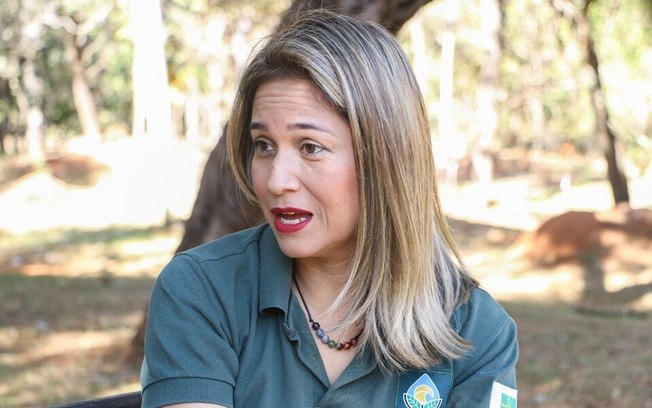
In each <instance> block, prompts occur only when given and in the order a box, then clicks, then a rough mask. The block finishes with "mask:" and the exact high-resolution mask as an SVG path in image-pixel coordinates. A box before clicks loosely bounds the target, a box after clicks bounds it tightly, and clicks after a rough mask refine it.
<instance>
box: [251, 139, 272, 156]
mask: <svg viewBox="0 0 652 408" xmlns="http://www.w3.org/2000/svg"><path fill="white" fill-rule="evenodd" d="M272 150H273V147H272V145H271V144H270V143H269V142H267V141H266V140H264V139H257V140H254V151H255V152H256V153H266V152H271V151H272Z"/></svg>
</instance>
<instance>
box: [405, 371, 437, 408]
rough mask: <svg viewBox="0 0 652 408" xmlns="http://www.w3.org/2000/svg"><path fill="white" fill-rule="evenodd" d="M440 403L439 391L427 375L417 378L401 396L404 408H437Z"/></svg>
mask: <svg viewBox="0 0 652 408" xmlns="http://www.w3.org/2000/svg"><path fill="white" fill-rule="evenodd" d="M441 401H442V400H441V396H440V395H439V390H438V389H437V386H436V385H435V383H434V382H433V381H432V379H431V378H430V376H429V375H428V374H423V375H422V376H421V377H419V379H417V380H416V381H415V382H414V383H412V385H411V386H410V388H408V390H407V392H405V393H404V394H403V403H404V404H405V406H406V408H439V406H440V405H441Z"/></svg>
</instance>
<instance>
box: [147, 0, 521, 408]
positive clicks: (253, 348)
mask: <svg viewBox="0 0 652 408" xmlns="http://www.w3.org/2000/svg"><path fill="white" fill-rule="evenodd" d="M227 138H228V139H227V149H228V155H229V161H230V163H231V166H232V168H233V170H234V173H235V175H236V179H237V181H238V183H239V184H240V186H241V187H242V189H243V190H244V191H245V193H246V194H248V195H249V197H250V198H251V199H253V200H255V201H256V202H257V203H258V204H259V205H260V207H261V209H262V211H263V214H264V216H265V218H266V220H267V223H266V224H264V225H261V226H259V227H256V228H253V229H249V230H246V231H242V232H239V233H236V234H233V235H230V236H227V237H225V238H223V239H220V240H217V241H215V242H212V243H209V244H206V245H203V246H200V247H198V248H195V249H192V250H190V251H187V252H185V253H182V254H179V255H177V256H176V257H175V258H174V259H173V260H172V261H171V262H170V264H169V265H167V266H166V268H165V269H164V270H163V271H162V273H161V275H160V277H159V278H158V279H157V282H156V284H155V286H154V289H153V292H152V298H151V302H150V310H149V313H150V314H149V320H148V328H147V336H146V345H145V361H144V363H143V370H142V383H143V406H145V407H150V406H152V407H153V406H169V405H175V404H180V405H178V406H188V407H192V406H197V407H199V406H224V407H238V408H239V407H317V406H319V407H363V406H364V407H370V406H373V407H408V408H422V407H429V408H432V407H444V406H446V407H493V406H496V407H504V406H508V407H511V406H513V407H515V406H516V390H515V386H516V384H515V365H516V361H517V357H518V345H517V340H516V327H515V324H514V322H513V320H512V319H511V318H510V317H509V316H508V315H507V314H506V313H505V311H504V310H503V309H502V308H501V307H500V306H499V305H498V304H497V303H496V302H495V301H494V300H493V299H492V298H491V297H490V296H489V295H488V294H487V293H486V292H484V291H482V290H481V289H479V288H478V287H477V283H476V281H475V280H474V279H473V278H472V277H471V276H470V275H469V274H468V272H467V270H466V269H465V268H464V266H463V263H462V262H461V260H460V257H459V254H458V252H457V250H456V249H455V245H454V243H453V240H452V238H451V236H450V234H449V232H448V229H447V226H446V223H445V219H444V216H443V214H442V211H441V207H440V205H439V200H438V196H437V186H436V181H435V166H434V162H433V157H432V153H431V150H430V146H431V144H430V133H429V129H428V125H427V116H426V112H425V109H424V104H423V101H422V97H421V94H420V93H419V89H418V85H417V82H416V80H415V78H414V76H413V73H412V71H411V68H410V66H409V64H408V62H407V59H406V57H405V55H404V53H403V52H402V50H401V48H400V46H399V45H398V44H397V42H396V40H395V39H394V38H393V36H392V35H391V34H389V33H388V32H387V31H385V30H384V29H383V28H381V27H380V26H378V25H376V24H373V23H369V22H364V21H359V20H355V19H351V18H348V17H343V16H338V15H335V14H332V13H330V12H326V11H312V12H307V13H304V14H301V15H300V16H298V17H297V18H296V20H295V21H293V22H292V23H290V24H288V25H287V26H286V27H285V28H283V29H282V30H280V31H279V32H277V33H276V34H274V35H273V36H271V37H270V38H269V39H268V41H267V43H266V44H265V45H264V46H263V47H262V49H261V50H260V51H258V53H257V54H256V55H255V56H254V57H253V60H252V61H251V62H250V64H249V65H248V67H247V68H246V70H245V72H244V74H243V78H242V80H241V84H240V87H239V90H238V94H237V96H236V101H235V104H234V108H233V112H232V115H231V121H230V123H229V129H228V133H227ZM510 404H511V405H510ZM175 406H176V405H175Z"/></svg>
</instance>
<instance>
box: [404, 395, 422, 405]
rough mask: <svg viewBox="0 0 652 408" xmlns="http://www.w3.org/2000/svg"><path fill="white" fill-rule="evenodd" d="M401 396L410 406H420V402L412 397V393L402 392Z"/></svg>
mask: <svg viewBox="0 0 652 408" xmlns="http://www.w3.org/2000/svg"><path fill="white" fill-rule="evenodd" d="M403 397H404V398H405V401H406V402H407V404H408V405H409V406H410V408H422V406H421V403H420V402H419V401H417V399H416V398H414V397H413V396H412V395H410V394H403Z"/></svg>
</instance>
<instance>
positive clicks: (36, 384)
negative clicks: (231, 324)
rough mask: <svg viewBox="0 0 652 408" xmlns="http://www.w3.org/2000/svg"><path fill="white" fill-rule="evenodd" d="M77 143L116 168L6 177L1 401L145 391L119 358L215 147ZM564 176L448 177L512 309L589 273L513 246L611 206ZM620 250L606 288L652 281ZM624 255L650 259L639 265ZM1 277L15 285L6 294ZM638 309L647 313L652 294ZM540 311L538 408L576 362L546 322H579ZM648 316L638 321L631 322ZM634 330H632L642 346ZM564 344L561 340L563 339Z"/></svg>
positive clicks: (639, 185)
mask: <svg viewBox="0 0 652 408" xmlns="http://www.w3.org/2000/svg"><path fill="white" fill-rule="evenodd" d="M73 150H74V152H75V153H76V154H85V155H89V156H92V157H94V158H95V159H96V160H97V161H99V162H101V163H103V164H105V165H106V166H107V168H108V170H106V171H105V172H103V173H102V174H101V175H100V176H99V178H98V179H97V182H96V184H94V185H92V186H87V187H82V186H75V185H71V184H67V183H65V182H63V181H61V180H60V179H58V178H56V177H54V176H53V175H52V174H50V173H49V172H47V171H45V170H44V169H42V170H39V171H36V172H33V173H31V174H28V175H25V176H23V177H22V178H20V179H18V180H15V181H14V182H13V183H11V184H10V185H4V186H0V208H2V211H0V279H2V280H3V281H2V282H4V283H3V284H2V285H0V295H2V294H3V293H4V296H7V299H9V300H8V301H7V302H5V303H3V304H2V309H0V312H2V311H4V313H5V315H0V406H16V407H18V406H39V405H43V404H44V401H46V402H48V404H52V403H59V402H65V401H72V400H77V399H87V398H95V397H101V396H106V395H111V394H116V393H122V392H130V391H133V390H137V389H138V388H139V385H138V367H135V366H126V365H125V364H124V361H123V359H124V357H125V350H128V349H129V347H130V342H131V339H132V337H133V334H134V331H135V328H136V327H137V326H138V325H139V322H140V319H141V317H142V311H143V307H144V305H145V300H146V299H147V296H148V295H149V290H150V289H151V284H152V282H153V279H154V278H155V277H156V275H157V274H158V272H159V271H160V270H161V268H162V267H163V266H164V265H165V264H166V263H167V261H168V260H169V259H170V257H171V256H172V254H173V252H174V250H175V248H176V246H177V245H178V243H179V242H180V239H181V236H182V234H183V226H182V223H181V222H180V220H183V219H185V218H187V217H188V216H189V214H190V211H191V209H192V205H193V203H194V199H195V196H196V191H197V188H198V183H199V180H200V176H201V171H202V170H203V165H204V162H205V160H206V158H207V155H208V152H207V151H205V150H202V149H198V148H195V147H192V146H189V145H186V144H183V143H179V144H162V145H151V144H148V143H145V142H143V141H142V140H141V141H138V140H121V141H116V142H111V143H106V144H103V145H101V146H93V145H80V146H76V147H75V148H74V149H73ZM555 174H557V173H555ZM555 177H556V176H554V175H552V176H551V175H550V174H547V173H546V174H529V175H515V176H514V177H505V178H501V179H498V180H496V182H495V183H494V184H493V185H492V187H491V189H489V190H488V189H486V188H484V187H482V186H479V185H478V184H477V183H474V182H466V183H461V184H460V185H459V186H451V185H447V184H443V185H442V186H441V198H442V202H443V206H444V209H445V211H446V213H447V215H448V216H450V217H452V218H453V219H455V220H457V222H453V230H454V235H455V236H456V237H457V238H458V240H459V244H460V247H461V250H462V253H463V256H464V259H465V261H466V262H467V263H468V265H469V267H470V268H471V270H472V272H473V273H474V274H475V275H476V276H477V277H478V278H479V280H480V281H481V283H482V286H483V287H485V288H486V289H487V290H489V292H491V293H492V294H493V295H494V296H496V297H497V298H498V299H499V300H501V301H503V302H506V304H507V305H515V306H511V307H514V308H515V309H514V310H515V312H519V313H520V312H521V310H524V309H523V305H524V304H528V303H521V302H535V303H537V302H540V305H551V306H545V307H553V308H556V307H558V305H565V304H568V305H572V304H575V303H576V302H578V301H579V300H580V299H581V296H582V291H583V290H584V283H583V282H584V273H585V272H584V271H583V270H582V268H581V267H580V266H579V265H572V264H562V265H559V266H555V267H551V268H543V267H540V266H533V265H529V264H527V263H526V262H524V261H523V259H520V258H519V257H518V256H515V255H514V254H513V253H512V252H510V249H511V248H510V246H511V245H512V243H513V242H514V241H515V240H516V238H517V237H518V236H519V234H520V233H521V232H523V231H532V230H534V229H535V228H536V227H537V226H538V225H539V224H540V223H541V222H542V220H544V219H546V218H548V217H550V216H552V215H556V214H559V213H562V212H564V211H568V210H571V209H579V210H589V211H595V210H600V211H602V210H605V209H608V208H609V207H610V206H611V195H610V191H609V189H608V186H607V185H606V183H605V182H587V183H585V184H582V185H575V186H572V187H571V188H570V189H569V190H567V191H566V192H565V193H563V194H560V191H559V185H558V183H557V181H556V179H555ZM541 179H546V180H547V179H553V182H550V180H548V181H547V182H546V183H543V182H542V181H541ZM556 183H557V184H556ZM630 189H631V193H632V203H635V204H636V206H638V207H652V174H650V175H648V176H646V177H641V178H633V179H631V181H630ZM619 251H620V252H618V253H615V254H614V258H613V259H611V260H609V261H607V262H606V263H605V269H607V270H609V271H610V273H609V274H608V275H607V276H605V279H604V287H605V289H606V290H607V291H610V292H613V291H618V290H621V289H623V288H626V287H629V286H631V285H644V284H647V283H649V282H652V254H650V253H645V252H642V251H641V250H640V248H634V247H624V248H622V249H619ZM648 252H649V251H648ZM627 259H636V260H637V261H641V263H643V264H646V265H647V267H640V266H637V269H632V267H631V265H629V264H628V263H627V262H624V261H623V260H627ZM3 285H5V287H6V288H8V290H10V291H11V293H9V292H2V291H3V287H2V286H3ZM633 307H634V308H635V309H636V310H645V311H650V310H652V294H648V295H646V296H643V297H642V298H640V299H638V300H637V302H636V303H635V304H634V305H633ZM554 310H557V309H554ZM528 313H530V312H528ZM531 313H533V315H534V316H529V317H528V319H530V320H528V321H521V322H519V324H520V326H519V327H522V329H523V331H522V332H523V333H525V335H527V334H528V333H530V334H532V335H533V336H539V337H541V338H542V340H540V341H541V343H542V345H541V349H537V350H536V351H535V352H533V351H531V350H529V349H528V347H530V346H531V345H529V344H528V345H526V346H525V347H524V353H526V357H527V360H528V361H526V362H525V363H524V366H523V368H522V369H521V370H522V371H523V372H524V373H525V376H526V378H529V381H532V384H534V385H532V388H531V389H530V390H529V391H530V393H531V394H532V396H530V397H529V398H530V402H531V403H532V404H533V405H532V406H535V405H534V404H535V403H536V406H552V405H546V404H547V401H549V400H553V399H554V394H555V393H556V392H558V391H559V390H560V389H563V387H564V386H565V385H566V380H562V379H561V377H559V376H558V374H557V372H558V371H557V370H561V371H563V372H566V371H568V368H564V367H561V366H559V367H557V366H556V365H555V364H558V362H557V360H555V359H556V358H558V357H559V356H557V355H550V356H548V355H546V354H544V353H541V351H540V350H542V349H543V348H544V347H550V343H551V341H550V340H549V339H547V338H545V335H546V334H547V333H548V332H549V331H552V329H546V327H547V326H551V327H553V326H554V324H555V322H554V319H562V318H563V319H568V321H570V322H573V319H574V317H573V316H570V315H568V311H555V312H554V313H559V316H547V315H546V316H541V318H539V317H537V316H538V315H537V313H541V312H539V311H538V310H536V309H535V310H533V311H531ZM537 319H539V320H537ZM578 319H580V318H579V317H578ZM581 322H582V323H583V324H584V321H583V320H582V321H581ZM614 322H615V321H614ZM573 324H574V323H570V326H569V328H568V329H569V330H570V329H572V328H573ZM591 324H593V323H590V322H589V323H587V329H586V330H587V332H588V331H590V330H592V326H591ZM600 324H603V322H600ZM645 324H646V322H645V321H641V322H637V321H635V322H634V323H633V325H635V326H636V330H639V329H638V326H643V327H645ZM546 325H547V326H546ZM539 326H541V327H539ZM627 327H629V326H627ZM641 330H642V329H641ZM643 331H644V330H643ZM636 333H638V331H636V332H635V333H633V334H636ZM607 334H608V333H607ZM633 334H632V333H629V334H628V335H629V336H630V337H632V339H634V340H632V341H634V342H635V341H638V340H636V339H637V338H638V337H636V336H634V335H633ZM641 336H643V335H640V336H639V337H640V338H645V337H644V336H643V337H641ZM626 339H627V337H625V339H624V340H626ZM562 340H563V341H562ZM562 340H559V339H556V338H555V339H553V342H554V341H561V344H562V346H567V345H568V343H569V341H567V340H564V339H562ZM624 340H623V341H624ZM536 341H537V340H536V338H534V339H533V345H535V346H538V344H537V343H536ZM609 341H610V342H611V343H614V341H612V340H609ZM623 347H625V346H623ZM632 347H634V346H632ZM636 347H639V349H640V346H637V345H635V347H634V348H636ZM527 353H533V354H532V355H529V356H528V355H527ZM537 358H540V359H543V360H537ZM564 358H565V359H566V360H567V359H568V358H570V357H564ZM587 358H588V357H587ZM530 360H531V361H532V362H531V364H532V366H531V367H530V366H528V365H527V364H530ZM582 363H584V362H582ZM642 363H643V364H645V362H644V361H643V362H642ZM559 364H561V363H559ZM596 364H597V363H596ZM650 364H652V361H651V362H650ZM545 370H550V373H552V374H546V371H545ZM530 372H531V373H530ZM528 373H530V374H528ZM546 375H549V378H548V377H546ZM528 376H529V377H528ZM612 388H613V387H612ZM616 388H617V387H616ZM616 388H613V390H615V389H616ZM613 390H612V391H610V392H612V393H613V392H615V391H613ZM537 398H538V399H539V400H540V401H539V400H536V399H537ZM535 400H536V401H535ZM537 401H538V402H537ZM609 406H614V405H609Z"/></svg>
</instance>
